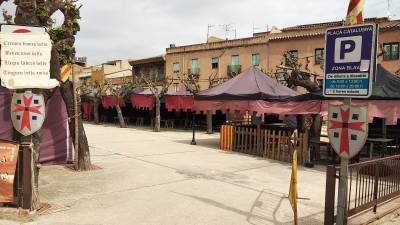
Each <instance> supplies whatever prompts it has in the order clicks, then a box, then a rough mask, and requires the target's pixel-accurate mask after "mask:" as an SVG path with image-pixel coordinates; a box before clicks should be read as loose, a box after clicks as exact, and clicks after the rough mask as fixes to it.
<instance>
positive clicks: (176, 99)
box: [164, 88, 194, 112]
mask: <svg viewBox="0 0 400 225" xmlns="http://www.w3.org/2000/svg"><path fill="white" fill-rule="evenodd" d="M164 99H165V107H166V108H167V110H168V111H169V112H172V111H174V110H175V111H179V110H183V111H184V112H187V111H188V110H192V109H193V105H194V98H193V94H192V93H190V92H189V91H187V90H186V88H182V89H180V90H179V91H177V92H175V93H171V94H167V95H165V96H164Z"/></svg>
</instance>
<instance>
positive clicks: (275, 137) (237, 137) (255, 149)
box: [233, 126, 309, 164]
mask: <svg viewBox="0 0 400 225" xmlns="http://www.w3.org/2000/svg"><path fill="white" fill-rule="evenodd" d="M295 148H297V149H298V154H299V156H298V162H299V163H300V164H304V163H305V162H306V161H307V160H308V155H309V154H308V134H307V133H304V134H303V133H299V134H293V133H292V132H289V131H285V130H273V129H260V128H257V127H248V126H237V127H234V129H233V151H236V152H241V153H245V154H251V155H255V156H260V157H263V158H269V159H274V160H279V161H284V162H291V161H292V157H293V152H294V149H295Z"/></svg>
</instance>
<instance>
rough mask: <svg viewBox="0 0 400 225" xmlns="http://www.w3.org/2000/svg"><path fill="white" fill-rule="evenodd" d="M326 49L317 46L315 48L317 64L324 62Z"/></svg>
mask: <svg viewBox="0 0 400 225" xmlns="http://www.w3.org/2000/svg"><path fill="white" fill-rule="evenodd" d="M324 53H325V51H324V49H323V48H316V49H315V65H321V64H322V63H323V62H324V57H325V56H324Z"/></svg>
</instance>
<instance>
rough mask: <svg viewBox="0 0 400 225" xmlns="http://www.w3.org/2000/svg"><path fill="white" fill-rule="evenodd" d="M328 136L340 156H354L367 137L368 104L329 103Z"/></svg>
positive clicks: (349, 157) (346, 157)
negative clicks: (336, 104) (337, 104)
mask: <svg viewBox="0 0 400 225" xmlns="http://www.w3.org/2000/svg"><path fill="white" fill-rule="evenodd" d="M328 136H329V141H330V143H331V146H332V148H333V149H334V150H335V152H336V153H337V154H338V155H339V156H340V157H341V158H345V159H351V158H353V157H354V156H356V155H357V154H358V153H359V152H360V151H361V149H362V148H363V147H364V145H365V142H366V141H367V137H368V106H367V105H363V106H349V105H339V106H335V105H329V119H328Z"/></svg>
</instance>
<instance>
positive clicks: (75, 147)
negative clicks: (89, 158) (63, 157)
mask: <svg viewBox="0 0 400 225" xmlns="http://www.w3.org/2000/svg"><path fill="white" fill-rule="evenodd" d="M76 83H77V80H76V76H75V73H74V68H73V66H72V89H73V90H74V118H75V134H74V135H75V145H74V162H75V170H79V163H78V146H79V114H78V96H77V95H78V89H77V84H76ZM117 104H118V102H117Z"/></svg>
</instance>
